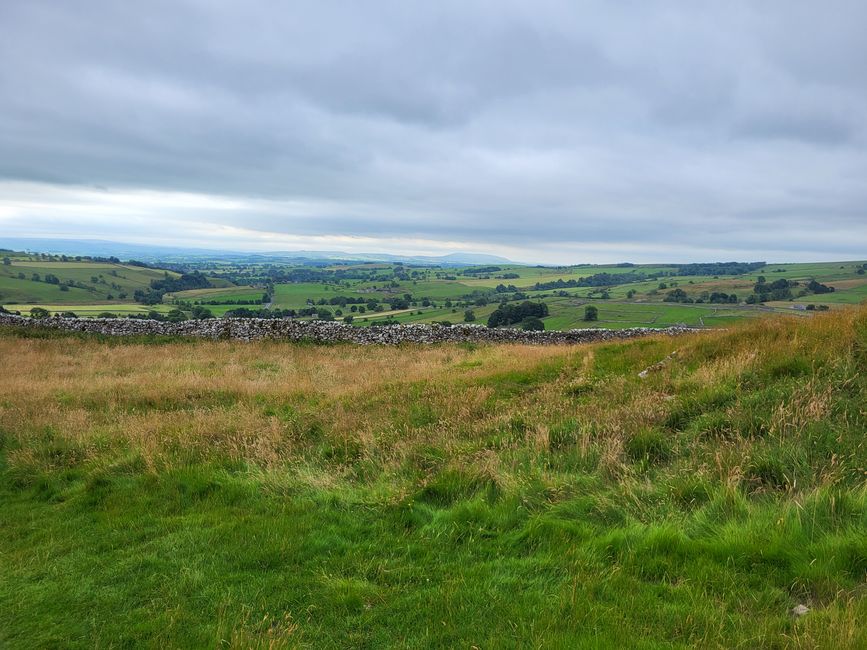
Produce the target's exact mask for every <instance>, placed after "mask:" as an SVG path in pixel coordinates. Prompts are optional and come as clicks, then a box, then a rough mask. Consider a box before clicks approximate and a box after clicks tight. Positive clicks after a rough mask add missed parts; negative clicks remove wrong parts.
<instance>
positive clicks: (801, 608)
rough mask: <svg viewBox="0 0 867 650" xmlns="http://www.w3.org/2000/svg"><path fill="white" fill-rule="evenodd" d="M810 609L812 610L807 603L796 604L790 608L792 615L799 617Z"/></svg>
mask: <svg viewBox="0 0 867 650" xmlns="http://www.w3.org/2000/svg"><path fill="white" fill-rule="evenodd" d="M809 611H810V608H809V607H807V606H806V605H795V606H794V607H792V609H791V610H789V613H790V614H791V615H792V616H794V617H795V618H799V617H801V616H803V615H804V614H807V613H808V612H809Z"/></svg>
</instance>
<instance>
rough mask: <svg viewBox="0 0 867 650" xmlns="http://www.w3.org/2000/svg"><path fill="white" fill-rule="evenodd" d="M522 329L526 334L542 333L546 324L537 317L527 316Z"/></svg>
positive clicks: (522, 323) (522, 322)
mask: <svg viewBox="0 0 867 650" xmlns="http://www.w3.org/2000/svg"><path fill="white" fill-rule="evenodd" d="M521 329H522V330H524V331H525V332H541V331H543V330H544V329H545V323H543V322H542V319H540V318H537V317H536V316H527V318H525V319H524V320H522V321H521Z"/></svg>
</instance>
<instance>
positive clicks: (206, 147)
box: [0, 0, 867, 262]
mask: <svg viewBox="0 0 867 650" xmlns="http://www.w3.org/2000/svg"><path fill="white" fill-rule="evenodd" d="M865 24H867V5H865V4H864V3H861V2H854V1H853V2H839V1H838V2H834V1H832V2H827V3H823V4H822V6H821V7H820V6H819V5H817V4H816V3H808V2H800V1H797V0H796V1H795V2H792V1H791V0H790V1H788V2H777V1H773V0H771V1H769V2H762V3H756V2H746V1H744V2H738V1H734V2H729V3H704V2H694V3H669V2H646V1H643V2H638V1H635V2H630V1H627V2H618V3H611V2H598V3H593V2H585V3H574V2H544V1H543V2H535V3H518V2H509V1H498V2H466V1H463V2H453V3H450V2H438V3H420V2H419V3H415V2H399V1H395V2H365V3H350V2H323V1H321V0H318V1H313V2H292V3H282V2H276V1H273V2H272V1H265V0H259V1H257V2H246V3H243V4H240V3H228V2H226V3H223V2H214V1H204V0H189V1H179V0H175V1H172V2H158V1H154V2H148V3H117V2H110V1H105V2H99V1H93V2H88V3H69V2H61V1H59V0H57V1H55V2H40V1H39V0H34V1H32V2H20V3H14V2H9V3H2V5H0V97H2V101H0V232H5V233H7V234H9V235H21V236H31V235H37V236H39V235H44V236H55V235H57V236H81V237H101V238H106V239H112V238H114V239H121V240H127V241H154V242H159V243H163V244H171V243H173V242H176V243H180V244H184V245H189V244H197V245H202V246H215V247H216V246H231V247H233V248H235V249H237V248H251V249H257V248H258V249H263V248H266V249H276V248H292V247H294V248H310V247H311V246H313V247H328V248H333V247H335V246H339V247H342V248H350V249H352V248H355V249H356V250H360V249H366V250H372V249H376V250H388V251H392V252H393V251H405V252H414V253H420V252H442V251H444V250H454V249H474V250H478V251H490V252H496V253H504V254H508V255H510V256H512V257H515V258H518V259H524V260H528V261H543V262H545V261H556V262H567V261H576V262H577V261H617V260H622V259H632V260H636V261H642V260H690V259H712V258H720V257H729V258H730V257H737V258H742V259H747V258H748V259H759V258H762V259H773V260H785V259H810V258H813V259H821V258H838V259H841V258H857V257H865V256H867V209H865V206H867V183H865V180H864V179H865V178H867V147H865V145H867V137H865V136H867V66H864V64H863V62H864V61H867V39H864V38H863V34H862V31H863V25H865Z"/></svg>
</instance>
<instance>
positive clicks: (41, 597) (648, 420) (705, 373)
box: [0, 263, 867, 648]
mask: <svg viewBox="0 0 867 650" xmlns="http://www.w3.org/2000/svg"><path fill="white" fill-rule="evenodd" d="M16 264H17V263H16ZM112 264H114V265H115V266H114V267H113V268H114V269H115V270H117V272H118V276H121V275H123V276H125V277H116V276H112V275H111V272H110V271H108V272H107V273H103V276H105V279H106V282H107V283H108V282H113V283H115V284H117V285H120V286H121V287H122V288H123V290H124V291H125V292H128V291H129V290H130V289H132V290H133V291H134V289H133V287H134V285H135V284H141V285H142V286H144V287H146V288H152V287H151V285H150V281H149V279H148V277H149V275H150V273H151V271H148V270H140V268H139V267H135V266H133V267H128V266H124V267H123V268H124V269H126V270H123V269H121V268H118V267H117V264H116V263H112ZM837 266H838V267H839V265H837ZM52 268H56V267H52ZM850 270H851V269H836V270H835V269H829V270H828V274H829V275H830V274H833V273H836V272H837V271H840V272H841V273H842V272H843V271H846V272H847V273H848V272H849V271H850ZM527 272H528V273H541V271H538V270H528V271H527ZM812 272H814V269H811V270H810V273H812ZM87 273H91V271H90V270H88V271H87ZM560 273H562V271H561V272H560ZM803 273H804V271H803V270H797V269H789V270H788V271H785V270H784V271H783V272H781V274H780V276H781V277H799V276H796V275H795V274H803ZM138 274H142V276H140V275H138ZM576 275H580V273H579V274H576ZM765 275H766V277H767V278H768V282H770V281H771V278H774V277H775V276H774V275H772V274H771V273H770V272H767V271H766V272H765ZM816 275H818V273H816ZM97 277H98V276H97ZM163 277H165V276H163ZM177 277H180V275H178V276H177ZM109 278H111V279H109ZM86 279H87V278H86ZM711 279H713V278H710V279H709V280H708V282H710V280H711ZM824 279H827V280H828V281H829V282H831V278H830V277H829V278H823V280H824ZM518 281H519V282H536V281H540V279H537V278H532V277H531V278H525V279H524V280H518ZM564 281H565V277H564ZM660 281H661V280H657V281H654V286H657V287H658V285H659V282H660ZM665 281H666V282H669V281H670V278H666V280H665ZM719 281H720V282H723V281H725V282H729V280H728V279H726V280H723V278H722V276H721V277H720V278H719ZM737 281H741V280H737ZM743 281H744V282H746V280H743ZM376 282H377V283H379V282H381V281H379V280H377V281H376ZM409 282H410V284H411V282H412V280H410V281H409ZM418 282H419V284H421V283H422V282H427V283H428V284H426V285H422V286H424V291H425V292H426V293H430V294H433V293H434V287H440V288H446V287H448V286H449V285H448V284H447V283H448V282H451V281H449V280H442V281H438V280H436V279H430V280H424V281H423V280H418ZM476 282H477V284H476V285H473V286H485V285H482V284H481V282H486V283H488V284H491V283H493V284H494V286H496V284H497V283H499V282H500V280H499V279H498V278H495V277H492V278H490V280H481V282H479V281H476ZM43 284H44V283H43ZM97 284H98V285H99V287H102V290H104V291H105V292H106V293H108V291H109V290H111V292H112V293H113V294H114V293H115V292H119V291H120V290H118V289H116V288H113V287H111V286H110V285H109V287H105V286H104V285H102V283H101V282H100V283H97ZM8 286H9V285H8V283H7V285H4V287H8ZM251 286H252V285H251ZM281 286H282V287H288V288H287V289H280V288H279V287H281ZM415 286H418V285H415ZM679 286H681V287H682V286H684V285H683V284H679ZM687 286H691V285H688V283H687ZM838 286H841V285H838ZM858 286H861V285H858ZM316 287H320V285H318V284H315V283H314V284H311V285H310V286H308V287H306V288H305V290H304V291H300V292H299V295H302V296H303V295H306V294H307V293H308V292H310V291H313V290H314V289H315V288H316ZM39 288H40V289H41V288H42V286H41V285H40V286H39ZM296 288H297V287H295V286H293V285H291V284H289V285H280V284H275V285H274V289H275V291H274V293H273V296H274V298H273V299H274V300H288V299H289V298H288V296H289V295H290V293H291V292H289V289H293V290H294V289H296ZM54 290H56V288H55V289H54ZM321 290H322V291H323V294H322V295H323V296H325V295H328V292H330V291H333V289H331V288H329V289H325V288H321ZM346 290H347V287H345V286H341V288H340V291H341V292H345V291H346ZM444 290H445V289H444ZM4 291H8V288H6V289H4ZM72 291H73V289H72V288H70V289H69V293H72ZM83 291H84V290H83ZM567 291H576V292H581V291H585V289H583V288H575V289H572V288H569V289H567ZM621 291H622V287H619V288H615V289H613V290H612V293H613V294H614V293H619V292H621ZM58 293H60V292H59V291H58ZM63 293H66V292H63ZM89 293H90V292H89ZM842 293H843V291H842V288H841V290H840V291H839V292H834V294H833V295H834V296H835V297H839V295H840V294H842ZM314 295H315V294H314ZM414 295H415V294H414ZM50 297H51V298H53V297H54V296H53V295H52V296H50ZM70 297H71V296H70ZM100 297H104V298H106V299H107V296H100ZM115 298H117V294H115ZM573 299H574V298H572V297H570V298H567V299H566V300H573ZM612 299H613V298H612ZM811 299H812V298H811ZM823 299H824V298H823ZM436 300H437V301H441V300H443V297H440V296H437V298H436ZM603 300H604V299H603ZM106 304H120V303H111V302H107V303H106ZM161 304H162V303H161ZM290 304H291V303H290ZM647 308H648V309H652V308H657V309H662V308H663V306H654V305H653V304H649V305H648V307H647ZM685 308H689V307H685ZM693 308H696V307H693ZM480 311H481V310H480ZM600 311H601V310H600ZM549 318H551V317H549ZM0 358H2V359H3V361H4V363H3V372H2V373H0V575H2V576H3V579H2V580H0V646H8V647H81V648H92V647H131V646H149V647H237V648H247V647H267V648H280V647H359V648H380V647H416V648H422V647H424V648H427V647H569V648H572V647H598V648H606V647H611V648H615V647H618V648H619V647H634V648H656V647H772V648H817V647H819V648H823V647H824V648H841V647H865V645H867V636H865V634H867V632H865V630H867V628H865V626H864V625H863V621H864V619H865V616H867V591H865V576H867V534H865V531H867V489H865V478H867V449H865V435H864V434H865V431H867V412H865V409H864V404H865V397H867V311H865V309H864V308H863V307H861V308H858V307H853V308H849V309H839V310H837V309H831V310H829V311H828V312H814V315H813V317H811V318H806V317H803V315H801V314H795V313H794V312H791V313H790V314H789V315H779V314H762V313H758V314H756V315H755V317H753V318H749V319H742V320H740V321H731V322H729V323H728V327H727V328H725V329H724V330H712V331H708V332H701V333H695V334H689V335H686V336H683V337H679V338H671V337H661V336H657V337H651V338H646V339H641V340H637V341H631V342H625V343H606V344H594V345H582V346H547V347H534V346H518V345H467V344H448V345H435V346H411V345H405V346H398V347H359V346H349V345H308V344H300V343H287V342H280V341H261V342H254V343H241V342H237V341H205V340H192V339H189V340H188V339H178V338H166V337H162V338H160V337H143V338H129V339H127V338H124V339H120V338H103V337H100V336H97V335H75V334H70V333H63V332H60V331H57V330H51V329H47V328H46V329H39V328H27V329H14V328H9V329H4V330H3V331H2V332H0ZM645 371H647V372H645ZM800 606H802V608H801V609H799V610H797V611H798V612H799V613H803V612H805V611H806V613H805V614H803V615H800V616H796V615H793V613H792V611H793V608H797V607H800Z"/></svg>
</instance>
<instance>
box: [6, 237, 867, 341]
mask: <svg viewBox="0 0 867 650" xmlns="http://www.w3.org/2000/svg"><path fill="white" fill-rule="evenodd" d="M8 261H9V263H8V264H4V265H3V266H0V304H2V305H3V306H5V308H6V309H9V310H14V311H19V312H21V313H25V314H27V313H29V312H30V310H31V309H32V308H33V307H41V308H44V309H47V310H48V311H49V312H51V313H61V312H69V311H71V312H74V313H75V314H77V315H81V316H96V315H100V314H104V313H106V312H108V313H113V314H116V315H118V316H126V315H130V314H138V315H141V316H146V315H148V314H149V313H151V312H155V313H156V314H167V313H169V312H171V311H172V310H180V311H181V312H183V314H186V316H187V317H189V316H190V314H191V310H192V309H193V308H194V307H200V308H202V309H206V310H207V311H208V312H209V313H210V314H211V315H213V316H216V317H221V316H224V315H226V314H230V315H231V314H232V313H233V312H235V311H237V310H238V309H239V308H243V309H246V310H247V311H248V313H249V312H256V311H258V310H262V309H268V310H280V312H285V313H287V314H293V315H295V316H296V317H301V318H326V319H332V318H334V319H338V320H340V319H345V320H347V321H351V322H352V323H353V324H354V325H357V326H367V325H372V324H381V323H431V322H451V323H454V322H463V321H465V320H471V321H473V322H480V323H484V322H486V321H487V319H488V318H489V317H490V315H491V314H492V313H493V312H494V311H495V310H496V309H497V308H498V306H499V304H500V302H501V301H503V300H506V301H520V300H529V301H533V302H536V301H541V302H544V303H545V304H546V305H547V309H548V315H547V316H544V317H543V318H542V321H543V324H544V327H546V328H547V329H569V328H576V327H587V326H596V327H608V328H625V327H638V326H645V327H666V326H672V325H688V326H693V327H717V326H726V325H728V324H730V323H732V322H736V321H738V320H742V319H745V318H752V317H755V316H758V315H761V314H763V313H768V312H780V313H794V314H797V315H800V316H808V315H810V314H809V313H808V309H807V308H808V307H809V309H814V308H815V309H839V308H844V307H846V306H851V305H857V304H860V303H862V302H864V301H865V300H867V275H865V264H864V262H842V263H840V262H836V263H816V264H767V265H764V266H762V267H761V268H759V269H755V270H749V271H747V272H742V273H739V274H735V275H726V274H724V273H717V274H709V273H708V272H707V271H708V269H712V268H714V267H713V265H698V266H697V267H696V271H695V274H694V275H684V274H683V270H682V269H680V268H679V267H676V266H671V265H668V266H666V265H625V264H621V265H608V266H604V265H600V266H571V267H527V266H509V265H505V266H497V267H464V268H460V267H446V268H441V267H424V266H406V265H400V264H333V265H318V266H311V267H303V266H300V267H299V266H284V267H279V265H278V266H277V267H275V266H274V265H267V266H266V265H258V266H257V265H251V266H247V267H245V266H242V265H232V266H227V265H221V264H220V263H218V262H214V263H209V264H202V263H199V264H198V265H197V266H196V267H195V268H196V271H198V272H202V273H204V274H205V276H206V277H207V282H208V285H206V286H204V287H202V286H199V287H198V288H193V289H184V290H177V291H174V290H172V291H167V292H165V293H164V294H163V295H162V296H161V298H158V302H156V303H155V304H154V303H153V301H148V302H147V304H141V303H139V302H136V300H134V297H135V295H136V293H135V292H136V291H137V290H146V289H148V288H149V287H150V286H151V284H152V283H153V282H159V281H163V280H165V278H174V279H176V278H178V277H180V274H179V273H178V272H176V271H173V270H164V269H158V268H145V267H142V266H130V265H124V264H120V263H111V262H103V261H100V262H96V261H69V260H68V261H56V258H52V259H49V260H45V259H40V258H39V256H34V255H26V254H12V255H11V256H10V257H9V258H8ZM275 268H276V270H275ZM720 268H722V267H720ZM722 270H725V269H724V268H722ZM603 276H604V278H605V279H604V280H600V281H599V282H598V283H592V286H586V285H587V283H586V279H587V278H602V277H603ZM47 277H48V278H52V282H47V281H46V278H47ZM760 277H761V278H763V279H764V280H765V281H766V282H767V283H772V282H775V281H780V280H785V281H787V282H789V283H791V284H792V287H793V289H792V291H791V292H790V295H791V297H790V298H788V299H786V300H775V299H765V300H763V301H762V302H761V303H756V304H747V303H746V300H747V298H748V297H749V296H750V295H751V294H752V293H753V291H754V287H755V286H756V283H757V282H758V281H759V278H760ZM284 278H285V279H284ZM287 280H289V281H287ZM811 280H815V281H817V282H819V283H822V284H823V285H824V286H827V287H829V288H831V289H833V292H827V293H822V294H814V293H812V292H810V291H808V290H806V289H805V288H804V287H806V285H807V283H808V282H809V281H811ZM673 290H677V291H681V292H682V299H679V301H678V302H672V300H671V297H670V293H671V292H672V291H673ZM717 294H724V295H726V296H731V297H732V298H733V299H734V301H733V302H732V301H728V302H725V303H723V304H717V303H714V302H710V298H709V297H710V296H712V295H717ZM802 294H804V295H802ZM588 306H593V307H595V308H596V310H597V316H596V320H594V321H592V322H590V321H587V320H585V318H586V314H585V309H586V308H587V307H588ZM152 315H153V314H152ZM182 317H183V315H182Z"/></svg>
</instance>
